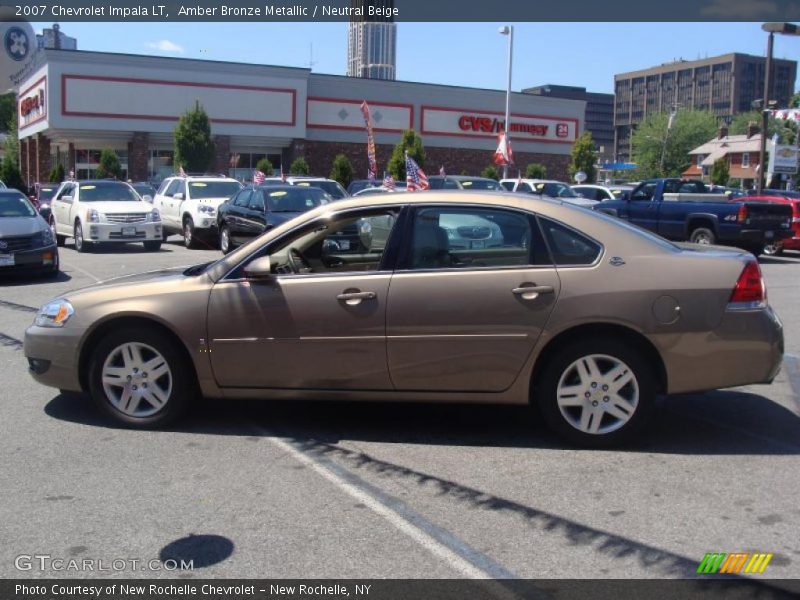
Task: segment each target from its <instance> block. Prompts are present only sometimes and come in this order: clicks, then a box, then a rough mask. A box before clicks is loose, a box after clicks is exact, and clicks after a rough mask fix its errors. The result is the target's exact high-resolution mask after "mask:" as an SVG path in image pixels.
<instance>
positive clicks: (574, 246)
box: [539, 217, 603, 266]
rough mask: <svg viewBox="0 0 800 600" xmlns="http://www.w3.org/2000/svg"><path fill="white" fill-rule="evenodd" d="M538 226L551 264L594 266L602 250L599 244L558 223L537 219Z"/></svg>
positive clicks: (542, 218) (541, 218)
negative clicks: (551, 259)
mask: <svg viewBox="0 0 800 600" xmlns="http://www.w3.org/2000/svg"><path fill="white" fill-rule="evenodd" d="M539 224H540V226H541V228H542V231H543V232H544V237H545V240H547V245H548V247H549V248H550V254H551V256H552V257H553V262H554V263H555V264H556V265H558V266H570V265H572V266H575V265H591V264H594V262H595V261H596V260H597V259H598V258H599V256H600V253H601V252H602V250H603V248H602V246H600V244H598V243H597V242H595V241H594V240H592V239H591V238H589V237H588V236H585V235H583V234H582V233H580V232H578V231H576V230H575V229H572V228H571V227H567V226H566V225H563V224H561V223H559V222H558V221H553V220H551V219H546V218H544V217H539Z"/></svg>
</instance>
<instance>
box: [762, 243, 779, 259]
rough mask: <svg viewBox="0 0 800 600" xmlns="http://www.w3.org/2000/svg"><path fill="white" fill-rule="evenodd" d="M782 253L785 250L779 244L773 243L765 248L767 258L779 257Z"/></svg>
mask: <svg viewBox="0 0 800 600" xmlns="http://www.w3.org/2000/svg"><path fill="white" fill-rule="evenodd" d="M781 252H783V248H782V247H781V245H780V243H779V242H772V243H771V244H767V245H765V246H764V254H766V255H767V256H777V255H779V254H780V253H781Z"/></svg>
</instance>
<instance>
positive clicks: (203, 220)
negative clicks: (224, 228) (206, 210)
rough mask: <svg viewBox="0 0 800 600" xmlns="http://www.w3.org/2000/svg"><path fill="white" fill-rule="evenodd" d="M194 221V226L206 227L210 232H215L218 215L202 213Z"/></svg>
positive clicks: (196, 227)
mask: <svg viewBox="0 0 800 600" xmlns="http://www.w3.org/2000/svg"><path fill="white" fill-rule="evenodd" d="M193 221H194V228H195V230H197V229H206V230H208V232H209V233H214V232H215V231H217V215H216V213H214V214H211V215H206V214H201V215H199V216H198V217H197V218H196V219H193Z"/></svg>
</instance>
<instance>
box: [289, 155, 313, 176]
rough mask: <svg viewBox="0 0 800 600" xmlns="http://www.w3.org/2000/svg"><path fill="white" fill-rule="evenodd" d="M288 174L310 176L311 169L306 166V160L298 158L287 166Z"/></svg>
mask: <svg viewBox="0 0 800 600" xmlns="http://www.w3.org/2000/svg"><path fill="white" fill-rule="evenodd" d="M289 173H291V174H292V175H310V174H311V168H310V167H309V166H308V163H307V162H306V159H305V158H303V157H302V156H299V157H297V158H295V159H294V162H293V163H292V164H291V165H290V166H289Z"/></svg>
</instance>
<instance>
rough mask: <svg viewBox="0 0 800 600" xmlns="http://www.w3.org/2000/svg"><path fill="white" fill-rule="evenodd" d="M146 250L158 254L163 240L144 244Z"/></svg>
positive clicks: (149, 241) (148, 241)
mask: <svg viewBox="0 0 800 600" xmlns="http://www.w3.org/2000/svg"><path fill="white" fill-rule="evenodd" d="M142 244H143V245H144V249H145V250H147V251H148V252H158V251H159V250H161V240H147V241H146V242H142Z"/></svg>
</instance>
